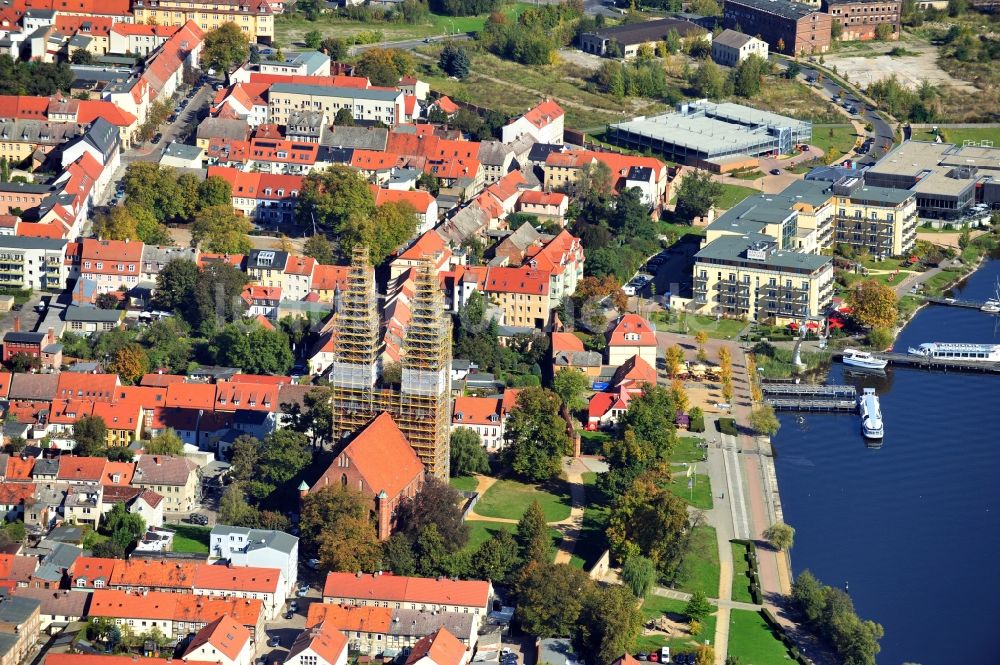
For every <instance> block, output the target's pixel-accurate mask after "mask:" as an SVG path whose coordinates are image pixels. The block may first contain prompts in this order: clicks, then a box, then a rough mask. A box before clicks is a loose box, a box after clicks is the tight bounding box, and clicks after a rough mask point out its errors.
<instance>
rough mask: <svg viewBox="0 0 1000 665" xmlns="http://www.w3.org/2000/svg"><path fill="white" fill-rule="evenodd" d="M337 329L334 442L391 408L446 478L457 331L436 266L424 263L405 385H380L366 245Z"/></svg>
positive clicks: (429, 465)
mask: <svg viewBox="0 0 1000 665" xmlns="http://www.w3.org/2000/svg"><path fill="white" fill-rule="evenodd" d="M334 326H335V335H336V340H337V341H336V343H335V348H334V363H333V369H332V371H331V373H330V385H331V388H332V393H333V394H332V406H333V438H334V441H341V440H343V439H345V438H346V437H348V436H350V435H351V434H353V433H354V432H356V431H358V430H360V429H361V428H362V427H364V426H365V425H366V424H367V423H368V422H369V421H370V420H371V419H372V418H374V417H375V416H377V415H379V414H380V413H382V412H388V413H389V414H390V415H392V417H393V419H394V420H395V421H396V424H397V425H398V426H399V429H400V431H402V432H403V434H404V435H405V436H406V438H407V440H408V441H409V442H410V445H411V446H412V447H413V450H414V452H415V453H416V454H417V456H418V457H419V458H420V461H421V462H423V464H424V467H425V468H426V469H427V472H428V473H431V474H433V475H435V476H437V477H439V478H442V479H447V478H448V472H449V458H450V449H449V432H450V404H451V334H450V330H449V328H448V320H447V317H446V316H445V311H444V303H443V298H442V295H441V289H440V287H439V286H438V284H437V279H436V275H435V272H434V269H433V267H432V266H431V265H430V264H429V263H425V264H422V265H420V266H419V267H418V268H417V274H416V280H415V293H414V296H413V300H412V303H411V320H410V324H409V326H408V327H407V329H406V335H405V337H404V340H403V355H402V359H401V365H402V382H401V386H400V388H399V389H395V388H391V387H384V386H382V385H381V384H380V375H381V371H380V369H381V368H380V366H379V357H380V355H381V354H380V344H381V342H380V340H381V335H380V323H379V315H378V306H377V298H376V292H375V275H374V270H373V269H372V267H371V266H370V265H369V264H368V253H367V251H366V250H364V249H356V250H355V251H354V254H353V256H352V262H351V270H350V273H349V278H348V283H347V286H346V288H345V290H344V293H343V296H342V306H341V309H340V311H338V312H337V314H336V319H335V323H334Z"/></svg>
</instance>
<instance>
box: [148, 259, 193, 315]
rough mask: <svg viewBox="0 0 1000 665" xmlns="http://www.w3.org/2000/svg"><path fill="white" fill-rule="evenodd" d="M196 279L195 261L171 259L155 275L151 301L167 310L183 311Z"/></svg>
mask: <svg viewBox="0 0 1000 665" xmlns="http://www.w3.org/2000/svg"><path fill="white" fill-rule="evenodd" d="M197 281H198V264H197V263H195V262H194V261H188V260H187V259H171V260H170V261H168V262H167V264H166V265H165V266H163V268H162V269H161V270H160V272H159V274H158V275H157V276H156V293H155V295H154V296H153V302H154V303H155V304H156V306H157V307H159V308H160V309H163V310H166V311H168V312H180V311H183V309H184V308H185V306H186V305H187V304H188V299H189V298H190V297H191V295H192V293H193V292H194V287H195V284H196V283H197Z"/></svg>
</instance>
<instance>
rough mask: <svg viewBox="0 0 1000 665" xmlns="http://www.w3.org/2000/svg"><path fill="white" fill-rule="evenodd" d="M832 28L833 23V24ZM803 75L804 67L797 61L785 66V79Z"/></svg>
mask: <svg viewBox="0 0 1000 665" xmlns="http://www.w3.org/2000/svg"><path fill="white" fill-rule="evenodd" d="M833 23H840V21H834V22H833ZM831 26H832V23H831ZM801 73H802V65H800V64H799V63H798V62H797V61H795V60H791V61H789V62H788V64H787V65H786V66H785V78H786V79H794V78H796V77H797V76H798V75H799V74H801Z"/></svg>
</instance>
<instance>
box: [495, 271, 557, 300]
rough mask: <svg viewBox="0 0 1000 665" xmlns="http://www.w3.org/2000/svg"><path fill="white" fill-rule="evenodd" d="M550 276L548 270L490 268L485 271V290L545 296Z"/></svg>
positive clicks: (547, 291) (547, 292)
mask: <svg viewBox="0 0 1000 665" xmlns="http://www.w3.org/2000/svg"><path fill="white" fill-rule="evenodd" d="M550 276H551V275H550V273H549V272H548V271H541V270H534V269H532V268H524V267H522V268H507V267H500V268H490V269H489V271H488V272H487V273H486V291H487V292H493V293H524V294H528V295H536V296H543V295H544V296H547V295H548V294H549V278H550Z"/></svg>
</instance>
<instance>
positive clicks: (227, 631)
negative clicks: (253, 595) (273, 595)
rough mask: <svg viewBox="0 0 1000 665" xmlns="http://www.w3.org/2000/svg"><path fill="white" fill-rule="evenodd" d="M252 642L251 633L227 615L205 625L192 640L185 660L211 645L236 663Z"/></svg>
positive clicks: (185, 653) (185, 652)
mask: <svg viewBox="0 0 1000 665" xmlns="http://www.w3.org/2000/svg"><path fill="white" fill-rule="evenodd" d="M249 642H250V631H249V630H247V629H246V628H245V627H244V626H241V625H240V624H238V623H236V621H235V620H234V619H233V618H232V617H230V616H227V615H225V614H223V615H222V616H220V617H219V618H218V619H215V620H214V621H212V622H211V623H208V624H205V627H204V628H202V629H201V630H199V631H198V632H197V634H195V636H194V638H192V640H191V643H190V644H189V645H188V648H187V649H186V650H185V651H184V659H185V661H187V658H188V657H189V656H190V655H191V653H192V652H193V651H197V650H198V649H200V648H201V647H203V646H205V645H211V646H212V648H214V649H215V650H216V651H218V652H219V653H221V654H222V655H224V656H225V657H226V658H228V659H229V660H231V661H235V660H236V659H237V658H238V657H239V655H240V653H241V652H242V651H243V649H244V648H245V647H246V646H247V644H248V643H249Z"/></svg>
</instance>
